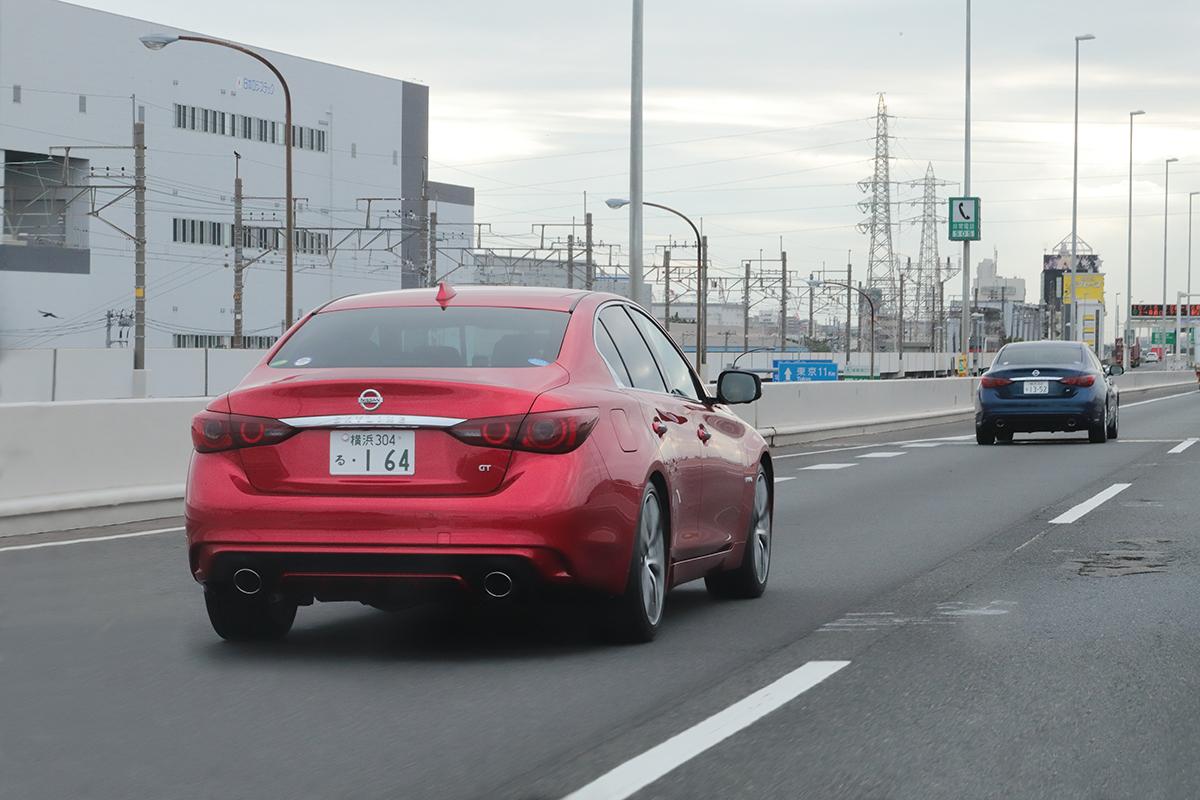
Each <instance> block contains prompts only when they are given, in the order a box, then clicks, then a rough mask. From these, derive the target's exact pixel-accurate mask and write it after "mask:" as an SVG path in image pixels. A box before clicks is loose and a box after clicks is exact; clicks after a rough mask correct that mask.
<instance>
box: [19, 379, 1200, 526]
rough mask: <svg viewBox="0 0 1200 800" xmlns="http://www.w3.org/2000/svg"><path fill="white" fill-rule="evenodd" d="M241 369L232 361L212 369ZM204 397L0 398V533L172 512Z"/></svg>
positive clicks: (798, 416)
mask: <svg viewBox="0 0 1200 800" xmlns="http://www.w3.org/2000/svg"><path fill="white" fill-rule="evenodd" d="M243 357H246V356H243ZM209 367H210V369H211V367H212V364H211V363H210V365H209ZM241 368H242V365H241V364H238V363H236V359H233V358H231V359H229V361H228V363H225V364H223V365H222V366H221V367H220V369H228V370H230V371H231V372H232V371H234V370H237V369H241ZM239 377H240V376H239ZM977 380H978V379H975V378H931V379H926V380H893V381H841V382H831V383H778V384H766V385H764V387H763V389H764V394H763V398H762V399H761V400H760V401H758V402H757V403H753V404H751V405H747V406H736V407H735V408H736V409H737V411H738V413H739V414H741V415H742V417H743V418H744V419H746V420H747V421H748V422H750V423H751V424H753V425H754V426H755V427H757V428H758V429H759V430H761V431H762V432H763V434H764V435H765V436H767V437H768V439H769V440H770V441H771V442H772V444H775V445H784V444H793V443H796V442H802V441H811V440H817V439H828V438H832V437H835V436H844V435H853V434H858V433H865V432H868V431H880V430H888V429H907V428H918V427H921V426H924V425H934V424H937V423H940V422H947V421H951V420H956V419H963V420H967V419H970V418H971V415H972V414H973V413H974V390H975V385H976V382H977ZM1117 382H1118V384H1119V385H1120V387H1121V392H1122V395H1123V396H1129V395H1135V396H1136V394H1138V393H1140V392H1144V391H1147V390H1149V389H1158V388H1167V387H1181V388H1183V387H1188V388H1195V387H1196V386H1197V379H1196V375H1195V374H1194V373H1193V372H1191V371H1169V370H1154V371H1150V370H1138V371H1134V372H1131V373H1129V374H1127V375H1123V376H1121V377H1119V378H1118V379H1117ZM206 402H207V400H206V398H197V397H193V398H173V399H168V398H162V399H148V400H84V401H66V402H54V403H11V404H6V405H0V536H4V535H11V534H16V533H32V532H36V531H45V530H61V529H67V528H70V527H80V526H82V525H100V524H109V523H116V522H131V521H134V520H142V519H153V518H155V517H161V516H168V515H174V514H178V513H179V511H180V504H179V500H180V498H182V497H183V486H184V481H185V479H186V477H187V467H188V461H189V457H190V453H191V439H190V434H189V422H190V420H191V417H192V416H193V415H194V414H195V413H196V412H197V411H199V410H200V409H201V408H203V407H204V405H205V404H206Z"/></svg>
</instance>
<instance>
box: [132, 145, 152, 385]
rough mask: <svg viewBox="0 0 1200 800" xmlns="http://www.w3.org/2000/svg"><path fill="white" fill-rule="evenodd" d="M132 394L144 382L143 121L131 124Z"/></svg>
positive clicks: (144, 226) (144, 248) (144, 235)
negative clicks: (132, 248) (132, 247)
mask: <svg viewBox="0 0 1200 800" xmlns="http://www.w3.org/2000/svg"><path fill="white" fill-rule="evenodd" d="M133 245H134V251H133V395H134V397H145V396H146V390H147V388H148V387H147V381H146V123H144V122H134V123H133Z"/></svg>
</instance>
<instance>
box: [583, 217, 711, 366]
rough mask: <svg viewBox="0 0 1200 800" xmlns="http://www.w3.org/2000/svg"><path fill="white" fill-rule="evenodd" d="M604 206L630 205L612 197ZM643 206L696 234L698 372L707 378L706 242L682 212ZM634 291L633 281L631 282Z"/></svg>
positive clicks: (635, 300) (635, 299) (637, 298)
mask: <svg viewBox="0 0 1200 800" xmlns="http://www.w3.org/2000/svg"><path fill="white" fill-rule="evenodd" d="M604 204H605V205H607V206H608V207H609V208H611V209H618V208H624V207H625V206H627V205H629V201H628V200H625V199H623V198H619V197H611V198H609V199H608V200H605V201H604ZM642 205H644V206H650V207H652V208H657V209H661V210H662V211H667V212H670V213H672V214H674V215H675V216H677V217H679V218H680V219H681V220H683V221H684V222H686V223H687V224H688V225H690V226H691V227H692V231H693V232H694V233H695V234H696V371H697V372H699V373H700V377H701V378H702V379H703V378H705V375H704V366H705V363H706V362H707V361H708V354H707V352H706V350H707V348H706V347H705V336H704V334H705V331H706V329H707V326H708V321H707V320H706V319H705V318H704V317H705V312H706V311H707V310H708V309H707V307H706V306H707V303H706V302H705V301H706V297H707V295H708V270H707V269H706V262H707V259H706V258H705V257H704V256H705V250H706V249H707V248H706V246H705V242H704V237H703V236H701V235H700V229H699V228H697V227H696V223H694V222H692V221H691V219H689V218H688V216H687V215H686V214H684V213H683V212H681V211H676V210H675V209H673V208H671V207H670V206H664V205H662V204H661V203H651V202H648V201H646V200H643V201H642ZM630 288H631V289H632V288H633V286H632V281H631V282H630ZM667 291H668V292H669V291H671V287H670V286H668V287H667ZM632 300H633V301H634V302H635V303H636V302H640V300H641V298H639V297H634V298H632Z"/></svg>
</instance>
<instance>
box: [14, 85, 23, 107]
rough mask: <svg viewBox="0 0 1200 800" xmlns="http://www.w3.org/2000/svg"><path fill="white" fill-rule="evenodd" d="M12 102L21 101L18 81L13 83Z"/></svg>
mask: <svg viewBox="0 0 1200 800" xmlns="http://www.w3.org/2000/svg"><path fill="white" fill-rule="evenodd" d="M13 102H14V103H19V102H21V85H20V84H19V83H14V84H13Z"/></svg>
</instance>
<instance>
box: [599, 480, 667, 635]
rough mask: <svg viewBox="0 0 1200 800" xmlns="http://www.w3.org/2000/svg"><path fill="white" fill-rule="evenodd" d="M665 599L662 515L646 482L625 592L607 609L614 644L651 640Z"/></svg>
mask: <svg viewBox="0 0 1200 800" xmlns="http://www.w3.org/2000/svg"><path fill="white" fill-rule="evenodd" d="M666 599H667V525H666V515H665V514H663V506H662V500H661V499H660V498H659V496H658V489H657V488H655V486H654V484H653V483H648V484H646V488H645V490H644V491H643V492H642V505H641V508H640V510H639V511H638V521H637V527H636V528H635V529H634V540H633V554H632V556H631V557H630V561H629V576H628V578H627V580H626V582H625V593H624V594H623V595H621V596H620V597H618V598H617V599H616V601H615V603H613V606H612V608H611V610H610V614H609V624H608V629H609V633H610V634H612V636H613V638H615V639H616V640H617V641H620V642H625V643H627V644H643V643H645V642H649V641H652V640H653V639H654V637H655V635H656V634H657V633H658V629H659V628H660V627H661V626H662V618H663V609H664V606H665V605H666Z"/></svg>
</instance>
